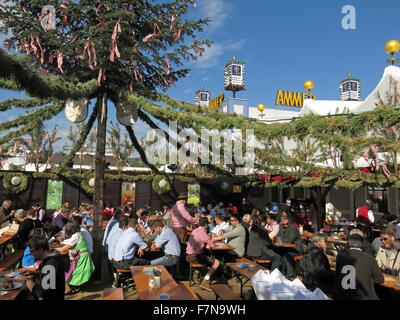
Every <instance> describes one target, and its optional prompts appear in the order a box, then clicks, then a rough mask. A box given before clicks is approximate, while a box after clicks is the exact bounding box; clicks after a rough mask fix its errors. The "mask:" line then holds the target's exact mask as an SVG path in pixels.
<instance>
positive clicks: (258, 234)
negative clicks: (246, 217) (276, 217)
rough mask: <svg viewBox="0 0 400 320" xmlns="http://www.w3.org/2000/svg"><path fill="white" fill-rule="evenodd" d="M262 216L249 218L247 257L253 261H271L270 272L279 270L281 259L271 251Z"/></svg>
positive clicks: (270, 243)
mask: <svg viewBox="0 0 400 320" xmlns="http://www.w3.org/2000/svg"><path fill="white" fill-rule="evenodd" d="M262 220H263V219H262V216H257V215H252V216H251V218H250V221H249V223H250V231H249V244H248V246H247V255H248V256H249V257H251V258H254V259H260V260H266V259H268V260H271V270H275V269H276V268H279V266H280V265H281V262H282V259H281V257H280V255H279V254H277V253H275V252H274V251H273V250H272V241H271V239H270V237H269V235H268V232H267V230H266V229H265V221H262Z"/></svg>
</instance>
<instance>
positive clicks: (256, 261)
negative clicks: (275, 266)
mask: <svg viewBox="0 0 400 320" xmlns="http://www.w3.org/2000/svg"><path fill="white" fill-rule="evenodd" d="M249 259H250V260H252V261H254V262H255V263H258V264H261V265H263V264H270V263H271V260H269V259H256V258H251V257H249Z"/></svg>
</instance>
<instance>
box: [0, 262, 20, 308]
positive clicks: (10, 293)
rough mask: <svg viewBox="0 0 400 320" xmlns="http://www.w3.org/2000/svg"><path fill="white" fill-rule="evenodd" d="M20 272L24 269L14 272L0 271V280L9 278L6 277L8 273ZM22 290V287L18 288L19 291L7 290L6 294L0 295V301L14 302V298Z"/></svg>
mask: <svg viewBox="0 0 400 320" xmlns="http://www.w3.org/2000/svg"><path fill="white" fill-rule="evenodd" d="M22 270H24V268H20V269H18V270H16V271H12V270H7V271H1V272H0V278H1V279H6V278H9V277H8V275H9V274H10V273H13V272H17V271H18V272H21V271H22ZM23 288H24V287H23V286H22V287H21V288H19V289H15V290H8V291H7V293H6V294H1V295H0V301H1V300H15V298H16V297H17V295H18V294H19V293H20V291H21V290H22V289H23ZM0 291H5V290H1V289H0Z"/></svg>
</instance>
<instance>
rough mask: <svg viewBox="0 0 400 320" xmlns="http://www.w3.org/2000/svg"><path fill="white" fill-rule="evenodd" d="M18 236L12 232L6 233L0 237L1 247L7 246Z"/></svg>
mask: <svg viewBox="0 0 400 320" xmlns="http://www.w3.org/2000/svg"><path fill="white" fill-rule="evenodd" d="M16 235H17V234H16V233H12V232H4V233H3V234H2V235H1V237H0V246H2V245H5V244H7V243H8V242H9V241H10V240H11V239H13V238H14V237H15V236H16Z"/></svg>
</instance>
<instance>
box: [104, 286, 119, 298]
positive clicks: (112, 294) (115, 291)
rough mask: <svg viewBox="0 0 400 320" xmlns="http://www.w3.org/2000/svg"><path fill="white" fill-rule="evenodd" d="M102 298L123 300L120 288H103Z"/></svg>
mask: <svg viewBox="0 0 400 320" xmlns="http://www.w3.org/2000/svg"><path fill="white" fill-rule="evenodd" d="M103 299H104V300H124V291H123V290H122V288H105V289H104V292H103Z"/></svg>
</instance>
